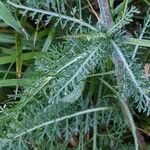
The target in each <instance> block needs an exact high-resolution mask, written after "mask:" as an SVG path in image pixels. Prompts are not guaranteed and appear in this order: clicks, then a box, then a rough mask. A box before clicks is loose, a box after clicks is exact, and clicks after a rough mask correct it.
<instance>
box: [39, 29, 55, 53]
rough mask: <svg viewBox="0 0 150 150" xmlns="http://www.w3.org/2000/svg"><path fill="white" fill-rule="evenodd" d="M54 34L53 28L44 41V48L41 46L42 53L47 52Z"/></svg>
mask: <svg viewBox="0 0 150 150" xmlns="http://www.w3.org/2000/svg"><path fill="white" fill-rule="evenodd" d="M54 33H55V29H54V28H53V29H52V30H51V31H50V32H49V34H48V37H47V39H46V41H45V44H44V46H43V48H42V51H43V52H47V50H48V48H49V46H50V44H51V42H52V40H53V37H54Z"/></svg>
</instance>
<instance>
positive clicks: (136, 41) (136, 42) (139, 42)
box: [127, 38, 150, 47]
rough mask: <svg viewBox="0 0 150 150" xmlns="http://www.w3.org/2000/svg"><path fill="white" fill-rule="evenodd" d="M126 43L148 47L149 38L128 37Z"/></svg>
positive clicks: (149, 44)
mask: <svg viewBox="0 0 150 150" xmlns="http://www.w3.org/2000/svg"><path fill="white" fill-rule="evenodd" d="M127 43H128V44H132V45H139V46H145V47H150V40H145V39H136V38H130V40H129V41H128V42H127Z"/></svg>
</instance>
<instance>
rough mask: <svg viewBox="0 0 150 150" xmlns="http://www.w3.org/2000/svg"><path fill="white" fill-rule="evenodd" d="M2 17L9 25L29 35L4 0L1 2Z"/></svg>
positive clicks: (0, 12) (0, 14)
mask: <svg viewBox="0 0 150 150" xmlns="http://www.w3.org/2000/svg"><path fill="white" fill-rule="evenodd" d="M0 19H2V20H3V21H4V22H5V23H6V24H7V25H9V26H11V27H12V28H14V29H15V30H16V31H17V32H19V33H21V34H22V35H25V36H26V37H27V36H28V34H27V32H26V31H25V29H24V28H23V27H22V26H21V24H20V23H19V22H18V21H16V19H15V18H14V17H13V16H12V14H11V13H10V11H9V10H8V8H6V7H5V6H4V4H3V3H2V2H0Z"/></svg>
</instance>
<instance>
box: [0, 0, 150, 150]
mask: <svg viewBox="0 0 150 150" xmlns="http://www.w3.org/2000/svg"><path fill="white" fill-rule="evenodd" d="M97 3H98V5H99V7H100V15H99V14H97V12H95V11H94V9H92V12H94V13H93V14H97V15H96V18H95V16H94V15H91V14H89V12H88V11H87V9H84V7H83V6H86V5H88V7H89V8H93V7H92V4H91V3H90V1H89V0H87V1H86V2H82V1H81V0H77V1H76V0H74V1H72V2H71V5H68V1H67V0H52V1H51V0H48V1H44V0H43V1H42V0H40V1H29V0H27V1H25V2H22V1H21V0H20V1H16V0H14V1H8V2H7V6H9V7H10V9H11V10H12V11H13V12H14V14H15V15H16V16H18V18H21V19H20V22H21V24H22V25H20V23H18V22H17V21H16V19H14V17H13V16H12V15H9V17H10V18H11V20H13V23H14V24H11V23H9V22H8V21H10V20H9V19H8V18H7V16H5V15H6V14H3V13H2V12H1V10H0V15H1V16H2V17H1V19H3V21H5V22H6V23H7V24H8V25H10V26H11V27H13V28H14V29H15V30H16V35H15V37H14V36H12V35H6V34H5V35H3V34H0V36H4V37H5V38H6V41H5V42H6V43H7V44H9V45H12V44H15V50H16V52H15V53H13V54H12V55H8V56H2V57H1V60H0V64H2V65H4V64H6V63H12V64H13V63H14V61H15V62H16V77H17V79H6V77H7V75H8V74H9V72H10V69H11V68H12V66H11V65H10V66H9V68H8V73H7V72H6V74H5V78H4V79H3V80H2V81H0V86H1V87H3V86H16V87H15V89H16V92H15V95H13V96H12V95H11V97H10V100H9V101H8V102H7V103H4V104H5V105H4V107H1V113H0V124H1V126H0V131H1V132H0V149H14V150H17V149H18V150H20V149H43V150H44V149H52V150H55V149H61V150H63V149H64V150H66V149H93V150H96V149H118V150H119V149H123V148H124V149H129V148H128V147H130V149H136V150H138V149H139V147H140V146H139V145H140V141H139V139H138V136H137V129H136V125H135V123H134V120H133V116H132V113H131V112H133V109H134V108H136V109H137V110H138V111H139V112H141V111H143V112H146V113H147V115H149V113H150V107H149V102H150V97H149V95H150V93H149V92H150V91H149V81H148V79H147V77H146V76H145V75H144V73H143V69H142V67H141V64H139V63H138V61H137V60H136V59H135V58H136V54H137V50H138V49H139V48H140V47H141V46H145V47H150V44H149V40H148V39H146V36H145V35H146V33H147V32H148V31H149V26H150V14H149V11H148V14H147V18H146V21H145V23H144V24H145V25H144V28H143V30H142V32H141V35H140V37H139V39H136V38H131V37H130V36H128V35H127V33H126V31H125V26H126V25H128V24H129V23H130V22H132V18H133V15H134V14H139V13H140V12H139V11H138V10H137V9H136V8H135V7H133V6H132V7H131V8H130V9H127V8H126V7H127V4H128V2H127V1H126V3H125V5H124V9H123V15H121V16H120V15H118V18H117V19H116V20H114V21H113V18H112V16H111V13H110V10H109V5H108V1H102V0H99V1H98V2H97ZM0 6H1V8H2V9H3V11H5V12H8V9H6V7H5V6H4V4H3V3H2V2H0ZM85 8H86V7H85ZM100 16H101V17H100ZM97 17H98V18H97ZM27 19H29V21H28V20H27ZM97 19H98V21H97ZM7 20H8V21H7ZM29 22H32V23H33V22H34V23H35V25H34V26H35V27H36V29H34V28H33V27H32V26H31V25H30V23H29ZM22 26H23V27H22ZM40 26H41V31H38V30H40ZM24 28H25V29H26V28H27V29H26V31H25V29H24ZM47 28H48V29H49V28H50V31H49V30H47ZM20 29H21V30H20ZM58 29H59V31H60V33H57V30H58ZM28 31H30V32H31V33H32V35H28V34H27V32H28ZM47 31H49V33H48V34H47ZM18 32H21V33H22V34H23V35H24V37H23V36H21V35H20V34H18ZM66 32H67V34H66ZM45 36H47V38H45ZM143 37H145V38H144V39H143ZM53 38H54V39H53ZM52 39H53V41H52ZM0 40H1V37H0ZM51 42H52V43H51ZM136 42H138V44H137V43H136ZM134 46H136V47H135V48H134ZM6 47H7V46H5V45H4V46H3V49H4V48H6ZM11 48H12V49H14V47H11ZM26 50H29V51H30V52H25V51H26ZM40 50H41V51H40ZM133 50H134V51H133ZM33 58H35V62H34V66H33V65H31V66H29V59H33ZM24 60H27V62H24ZM26 66H27V67H26ZM22 68H24V69H25V71H24V72H22V70H23V69H22ZM137 71H138V72H137ZM20 86H21V88H19V87H20ZM128 129H129V130H130V131H131V132H132V135H133V139H134V145H133V143H128V144H129V145H128V146H125V145H124V144H123V135H124V134H125V133H126V131H127V130H128Z"/></svg>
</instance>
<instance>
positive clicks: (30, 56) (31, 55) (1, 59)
mask: <svg viewBox="0 0 150 150" xmlns="http://www.w3.org/2000/svg"><path fill="white" fill-rule="evenodd" d="M42 54H43V52H30V53H25V54H22V60H30V59H34V58H35V57H36V58H38V57H40V56H41V55H42ZM15 59H16V55H15V54H14V55H11V56H3V57H0V65H3V64H8V63H11V62H13V61H15Z"/></svg>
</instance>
